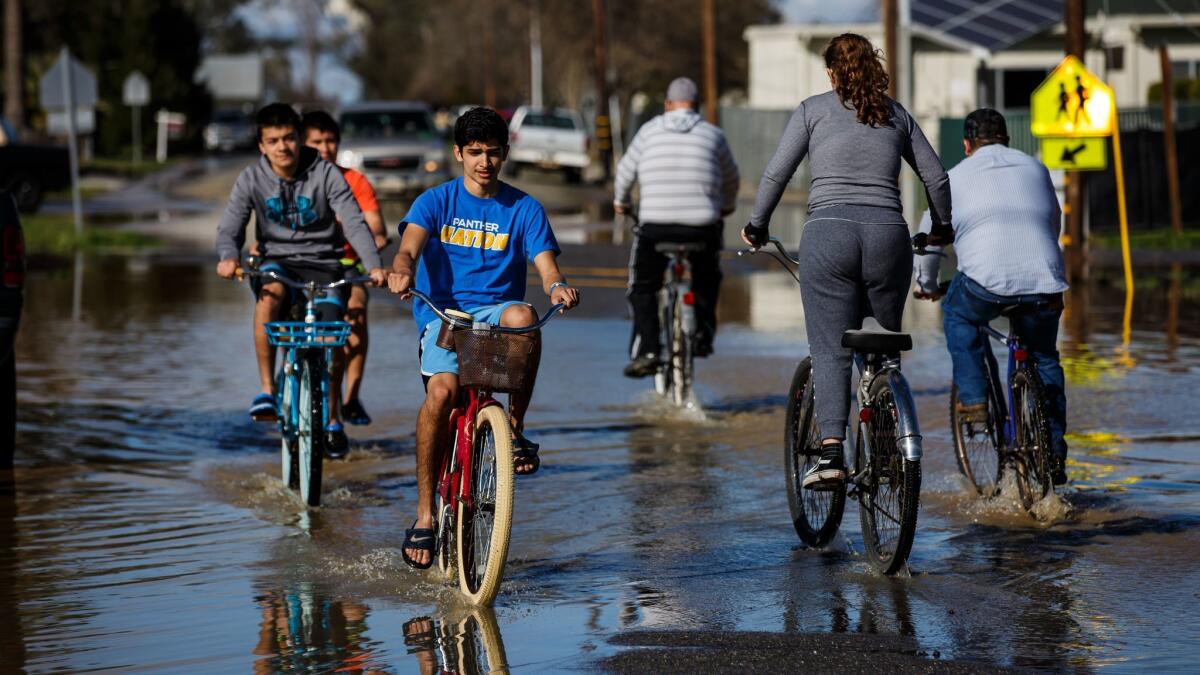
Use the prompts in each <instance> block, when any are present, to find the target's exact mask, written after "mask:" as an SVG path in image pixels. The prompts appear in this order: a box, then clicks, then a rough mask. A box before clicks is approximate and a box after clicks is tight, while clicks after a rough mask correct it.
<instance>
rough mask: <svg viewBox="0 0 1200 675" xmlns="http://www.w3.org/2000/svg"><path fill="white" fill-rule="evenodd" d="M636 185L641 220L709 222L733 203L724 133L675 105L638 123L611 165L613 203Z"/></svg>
mask: <svg viewBox="0 0 1200 675" xmlns="http://www.w3.org/2000/svg"><path fill="white" fill-rule="evenodd" d="M634 181H637V182H638V183H640V185H641V193H640V194H641V203H640V204H639V206H638V219H639V220H641V221H642V222H643V223H671V224H679V225H710V224H712V223H715V222H717V221H718V220H720V219H721V212H722V211H732V210H733V207H734V206H736V205H737V192H738V169H737V164H736V163H734V161H733V153H731V152H730V151H729V144H728V143H727V142H726V141H725V134H724V133H723V132H722V131H721V130H720V129H719V128H718V127H716V126H713V125H712V124H709V123H708V122H705V121H704V119H703V118H702V117H700V115H699V114H698V113H697V112H696V111H694V110H687V109H677V110H672V111H671V112H668V113H664V114H662V115H659V116H657V117H655V118H654V119H652V120H650V121H649V122H646V123H645V124H644V125H642V128H641V129H638V132H637V135H636V136H634V137H633V142H632V143H630V144H629V150H628V151H627V152H626V153H625V156H624V157H622V158H621V163H620V164H619V165H617V178H616V181H615V188H616V196H615V198H614V199H613V201H615V202H616V203H618V204H629V193H630V192H631V191H632V190H633V183H634Z"/></svg>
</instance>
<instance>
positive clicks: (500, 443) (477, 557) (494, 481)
mask: <svg viewBox="0 0 1200 675" xmlns="http://www.w3.org/2000/svg"><path fill="white" fill-rule="evenodd" d="M471 446H472V447H471V472H472V477H471V506H469V507H468V505H467V503H466V502H459V505H458V522H457V523H456V528H457V532H456V538H457V539H458V546H457V549H458V561H457V562H458V582H459V583H458V587H459V590H460V591H461V592H462V594H463V595H464V596H465V597H466V599H467V601H468V602H470V603H471V604H473V605H484V606H487V605H491V604H492V600H494V599H495V597H496V593H497V592H498V591H499V590H500V581H501V579H502V578H503V576H504V562H505V559H506V558H507V557H508V542H509V536H510V535H511V533H512V508H513V458H512V429H511V427H509V424H508V416H507V415H505V413H504V409H503V408H501V407H500V406H496V405H491V406H487V407H485V408H483V409H481V410H480V411H479V412H478V413H477V414H476V415H475V433H474V437H473V438H472V443H471ZM489 479H491V480H489ZM489 483H491V484H489ZM489 512H490V514H491V515H490V522H489V518H488V516H487V515H486V514H487V513H489ZM485 525H486V526H487V527H486V528H485V527H483V526H485ZM484 548H486V550H482V551H481V549H484Z"/></svg>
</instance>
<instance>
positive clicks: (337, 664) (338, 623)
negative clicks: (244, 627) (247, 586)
mask: <svg viewBox="0 0 1200 675" xmlns="http://www.w3.org/2000/svg"><path fill="white" fill-rule="evenodd" d="M255 603H256V604H257V605H258V607H259V609H260V611H261V612H262V621H261V623H259V630H258V643H257V644H255V646H254V649H253V653H254V655H255V656H257V657H259V658H258V659H257V660H255V662H254V672H255V673H285V672H297V671H301V672H303V671H314V670H315V671H323V672H333V671H337V672H339V673H352V674H354V675H367V674H372V673H382V672H386V669H385V667H384V666H383V664H382V663H380V662H379V661H378V659H377V658H376V656H375V653H374V650H375V646H376V645H375V643H374V642H373V641H372V640H370V639H369V638H368V637H367V614H368V611H367V606H366V605H365V604H362V603H360V602H355V601H353V600H337V599H334V598H333V597H331V596H330V595H328V594H326V593H323V592H321V591H319V590H317V589H316V587H315V586H314V585H313V584H311V583H301V584H299V585H297V586H296V587H294V588H290V589H286V590H278V591H267V592H264V593H262V594H260V595H259V596H258V597H256V598H255Z"/></svg>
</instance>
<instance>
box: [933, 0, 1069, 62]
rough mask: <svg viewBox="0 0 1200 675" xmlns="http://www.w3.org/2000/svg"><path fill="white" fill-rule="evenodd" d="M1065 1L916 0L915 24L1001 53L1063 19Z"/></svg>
mask: <svg viewBox="0 0 1200 675" xmlns="http://www.w3.org/2000/svg"><path fill="white" fill-rule="evenodd" d="M1062 16H1063V3H1062V0H912V21H913V23H915V24H919V25H921V26H924V27H926V28H929V29H932V30H934V31H937V32H939V33H944V34H946V35H950V36H952V37H955V38H957V39H959V40H964V41H966V42H970V43H972V44H976V45H979V46H980V47H983V48H984V49H987V50H988V51H992V52H995V51H999V50H1001V49H1004V48H1005V47H1009V46H1012V45H1014V44H1016V43H1018V42H1020V41H1022V40H1025V39H1027V38H1030V37H1033V36H1034V35H1036V34H1038V33H1040V32H1042V31H1043V30H1045V29H1046V28H1049V27H1050V26H1053V25H1054V24H1056V23H1058V22H1059V21H1061V20H1062Z"/></svg>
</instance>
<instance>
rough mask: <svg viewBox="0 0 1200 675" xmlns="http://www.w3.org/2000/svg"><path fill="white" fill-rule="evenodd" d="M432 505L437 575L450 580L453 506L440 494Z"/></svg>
mask: <svg viewBox="0 0 1200 675" xmlns="http://www.w3.org/2000/svg"><path fill="white" fill-rule="evenodd" d="M453 451H454V450H453V448H450V449H447V450H446V452H453ZM434 506H435V507H436V508H437V511H436V512H435V517H436V518H437V523H436V524H437V528H438V529H437V535H438V536H437V550H436V551H434V559H435V561H436V564H437V569H438V575H439V576H440V577H441V578H442V579H444V580H446V581H450V580H451V579H453V578H454V575H455V569H454V556H455V555H456V553H455V551H456V549H455V545H456V544H455V542H456V540H455V537H454V529H455V520H456V518H455V512H454V507H453V506H452V505H450V504H447V503H446V502H445V501H444V500H443V499H442V495H440V494H439V495H437V496H436V497H435V498H434Z"/></svg>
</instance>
